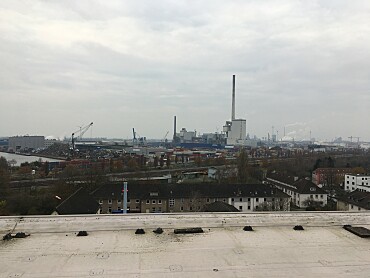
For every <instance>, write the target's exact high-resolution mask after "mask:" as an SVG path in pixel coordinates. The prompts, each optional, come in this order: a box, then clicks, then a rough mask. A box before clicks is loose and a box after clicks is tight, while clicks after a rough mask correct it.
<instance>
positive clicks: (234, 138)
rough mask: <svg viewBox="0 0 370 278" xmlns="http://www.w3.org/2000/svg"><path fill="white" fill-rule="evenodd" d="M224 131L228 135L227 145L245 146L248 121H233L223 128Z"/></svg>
mask: <svg viewBox="0 0 370 278" xmlns="http://www.w3.org/2000/svg"><path fill="white" fill-rule="evenodd" d="M223 131H224V132H225V133H226V144H227V145H239V146H240V145H241V146H245V144H246V141H245V138H246V135H247V122H246V120H244V119H233V120H232V121H227V122H226V124H225V125H224V127H223Z"/></svg>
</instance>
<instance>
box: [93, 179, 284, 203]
mask: <svg viewBox="0 0 370 278" xmlns="http://www.w3.org/2000/svg"><path fill="white" fill-rule="evenodd" d="M121 190H122V184H117V183H109V184H106V185H103V186H101V187H100V188H98V189H97V190H95V191H94V192H93V193H92V195H93V196H94V197H95V198H98V199H116V198H117V197H118V196H121V194H122V193H121V192H122V191H121ZM153 193H155V194H153ZM195 194H196V195H198V196H200V197H204V198H227V197H235V196H245V197H254V196H255V197H272V196H273V197H282V198H289V196H288V195H286V194H285V193H283V192H282V191H280V190H277V189H276V188H273V187H271V186H270V185H266V184H218V183H192V184H144V185H143V184H132V185H130V184H129V185H128V194H127V195H128V198H130V199H134V198H137V199H146V198H150V199H154V198H157V199H161V198H168V199H170V198H174V199H176V198H192V197H194V195H195Z"/></svg>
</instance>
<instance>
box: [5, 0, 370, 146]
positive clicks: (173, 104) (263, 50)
mask: <svg viewBox="0 0 370 278" xmlns="http://www.w3.org/2000/svg"><path fill="white" fill-rule="evenodd" d="M0 34H1V36H0V63H1V65H2V66H1V67H0V117H1V119H2V121H0V135H17V134H43V135H54V136H63V135H69V134H70V133H71V132H72V131H74V130H76V129H77V126H80V125H83V124H87V123H89V122H91V121H93V122H94V128H93V136H105V137H120V138H130V137H131V129H132V127H135V129H136V130H137V131H138V133H139V134H140V135H141V136H146V137H151V138H153V137H155V138H162V137H163V136H164V135H165V134H166V132H167V131H168V130H169V131H172V119H173V116H174V115H177V118H178V127H186V128H187V129H188V130H197V131H198V132H211V131H216V130H217V129H218V130H221V129H222V125H223V124H224V122H225V120H228V119H229V118H230V112H231V111H230V110H231V109H230V108H231V101H230V97H231V76H232V74H236V75H237V84H236V85H237V95H236V98H237V105H236V114H237V116H238V117H240V118H246V119H247V125H248V126H247V130H248V132H249V133H250V134H252V135H254V134H255V135H257V136H260V137H263V136H267V133H268V132H271V127H272V126H274V127H275V130H279V134H282V133H283V128H284V126H287V125H288V124H289V123H292V122H303V123H305V127H304V128H303V129H302V128H301V130H304V131H305V133H307V132H306V131H307V130H311V131H312V136H313V137H316V138H321V139H328V140H330V139H332V138H335V137H338V136H342V137H343V138H345V137H348V136H360V137H361V140H369V141H370V130H369V129H367V128H366V127H365V126H366V124H367V119H369V116H370V112H369V109H368V103H369V100H370V89H369V88H370V79H369V76H370V52H369V46H370V36H369V35H368V34H370V3H369V2H368V1H365V0H364V1H351V2H349V1H341V0H336V1H329V0H327V1H272V0H271V1H244V0H243V1H242V0H240V1H221V0H220V1H169V0H168V1H37V0H34V1H20V0H16V1H14V0H9V1H6V0H5V1H1V2H0ZM290 132H293V133H297V132H295V131H290ZM307 136H308V135H307V134H297V137H302V138H307ZM297 139H299V138H297Z"/></svg>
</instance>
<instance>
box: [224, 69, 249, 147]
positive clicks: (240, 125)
mask: <svg viewBox="0 0 370 278" xmlns="http://www.w3.org/2000/svg"><path fill="white" fill-rule="evenodd" d="M223 131H224V132H225V134H226V144H227V145H239V146H245V143H246V142H245V139H246V136H247V122H246V120H245V119H236V118H235V75H233V92H232V108H231V121H227V122H226V124H225V125H224V126H223Z"/></svg>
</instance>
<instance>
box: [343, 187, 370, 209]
mask: <svg viewBox="0 0 370 278" xmlns="http://www.w3.org/2000/svg"><path fill="white" fill-rule="evenodd" d="M337 210H344V211H361V210H370V192H364V191H359V190H355V191H353V192H351V193H348V194H347V195H345V196H343V197H341V198H338V199H337Z"/></svg>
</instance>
